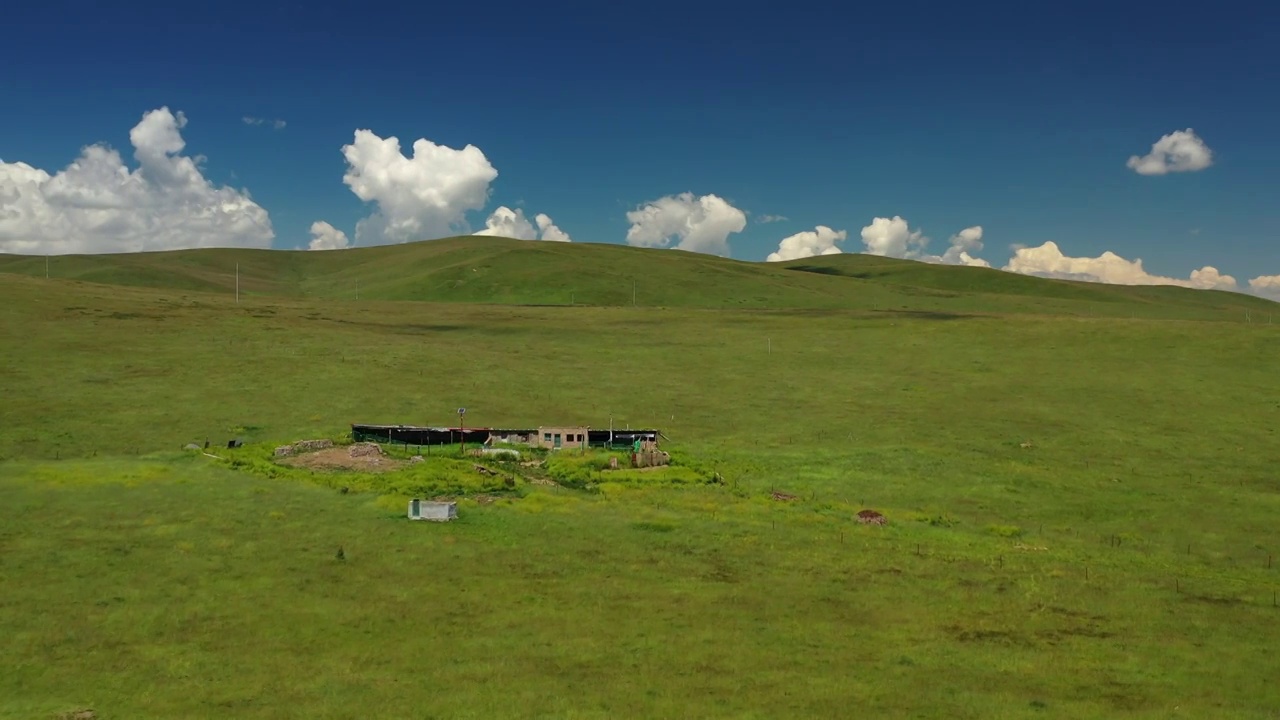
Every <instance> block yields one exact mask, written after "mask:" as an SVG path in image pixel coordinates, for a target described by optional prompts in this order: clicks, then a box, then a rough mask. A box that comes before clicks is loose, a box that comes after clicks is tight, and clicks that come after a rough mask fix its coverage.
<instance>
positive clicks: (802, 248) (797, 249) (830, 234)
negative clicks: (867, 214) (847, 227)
mask: <svg viewBox="0 0 1280 720" xmlns="http://www.w3.org/2000/svg"><path fill="white" fill-rule="evenodd" d="M847 237H849V233H847V232H845V231H844V230H832V229H831V228H829V227H827V226H826V225H819V226H817V227H816V228H814V229H813V230H805V231H804V232H798V233H796V234H795V235H790V236H788V237H785V238H783V239H782V242H780V243H778V251H777V252H773V253H769V257H767V258H765V260H766V261H768V262H783V261H786V260H799V259H800V258H807V257H814V256H815V255H839V254H840V252H841V251H840V248H838V247H836V243H838V242H840V241H842V240H844V239H845V238H847Z"/></svg>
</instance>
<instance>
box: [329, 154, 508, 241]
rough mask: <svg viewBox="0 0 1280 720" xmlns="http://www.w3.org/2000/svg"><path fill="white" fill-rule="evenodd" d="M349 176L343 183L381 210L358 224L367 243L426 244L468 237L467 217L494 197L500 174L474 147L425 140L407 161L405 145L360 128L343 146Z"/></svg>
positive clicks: (358, 232)
mask: <svg viewBox="0 0 1280 720" xmlns="http://www.w3.org/2000/svg"><path fill="white" fill-rule="evenodd" d="M342 154H343V157H345V158H346V161H347V172H346V174H345V175H343V178H342V181H343V182H344V183H346V184H347V186H348V187H350V188H351V192H353V193H355V195H356V197H358V198H360V199H361V200H364V201H365V202H372V203H376V204H377V210H376V211H375V212H374V213H373V214H372V215H370V216H369V217H367V218H364V219H363V220H361V221H360V222H358V223H357V224H356V242H358V243H360V244H361V245H380V244H387V243H398V242H409V241H412V240H426V239H430V238H434V237H443V236H446V235H451V234H465V233H466V232H467V230H466V224H465V216H466V213H467V212H469V211H472V210H480V209H482V208H483V207H484V205H485V203H486V202H487V201H488V199H489V183H491V182H493V180H494V178H496V177H497V176H498V171H497V170H496V169H495V168H494V167H493V165H491V164H490V163H489V160H488V158H486V157H485V156H484V153H483V152H481V151H480V148H478V147H476V146H474V145H467V146H466V147H465V148H463V149H461V150H455V149H453V148H450V147H445V146H443V145H437V144H435V143H433V142H431V141H430V140H427V139H425V138H420V139H418V140H417V141H415V142H414V143H413V156H412V157H405V155H404V154H403V153H401V151H400V141H399V140H398V139H396V138H394V137H389V138H386V139H383V138H381V137H378V136H377V135H375V134H374V133H372V132H370V131H369V130H356V132H355V139H354V141H353V142H352V143H351V144H350V145H344V146H343V147H342Z"/></svg>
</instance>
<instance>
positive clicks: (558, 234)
mask: <svg viewBox="0 0 1280 720" xmlns="http://www.w3.org/2000/svg"><path fill="white" fill-rule="evenodd" d="M533 221H534V222H536V223H538V229H539V230H541V231H542V239H543V240H549V241H551V242H571V241H572V238H570V237H569V233H567V232H565V231H563V230H561V229H560V228H558V227H556V224H555V223H553V222H551V216H550V215H547V214H546V213H538V214H537V215H535V216H534V217H533Z"/></svg>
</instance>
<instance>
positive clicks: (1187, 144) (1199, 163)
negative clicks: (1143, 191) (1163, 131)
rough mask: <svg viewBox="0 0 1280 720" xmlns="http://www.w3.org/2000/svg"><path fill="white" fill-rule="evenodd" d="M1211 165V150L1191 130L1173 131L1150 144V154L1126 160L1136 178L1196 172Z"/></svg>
mask: <svg viewBox="0 0 1280 720" xmlns="http://www.w3.org/2000/svg"><path fill="white" fill-rule="evenodd" d="M1212 164H1213V151H1211V150H1210V149H1209V146H1208V145H1205V143H1204V140H1201V139H1200V138H1199V137H1197V136H1196V134H1195V132H1194V131H1193V130H1192V129H1191V128H1187V129H1186V130H1177V131H1174V132H1171V133H1169V134H1168V135H1165V136H1164V137H1161V138H1160V139H1159V140H1157V141H1155V143H1153V144H1152V145H1151V152H1149V153H1147V154H1146V155H1143V156H1141V157H1139V156H1137V155H1134V156H1132V157H1130V158H1129V162H1128V163H1127V166H1128V167H1129V169H1131V170H1133V171H1134V172H1136V173H1138V174H1139V175H1166V174H1168V173H1174V172H1196V171H1197V170H1204V169H1205V168H1207V167H1209V166H1210V165H1212Z"/></svg>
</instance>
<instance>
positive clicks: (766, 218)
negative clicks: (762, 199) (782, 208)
mask: <svg viewBox="0 0 1280 720" xmlns="http://www.w3.org/2000/svg"><path fill="white" fill-rule="evenodd" d="M789 219H790V218H788V217H787V216H786V215H761V216H759V217H757V218H756V222H758V223H775V222H783V221H785V220H789Z"/></svg>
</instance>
